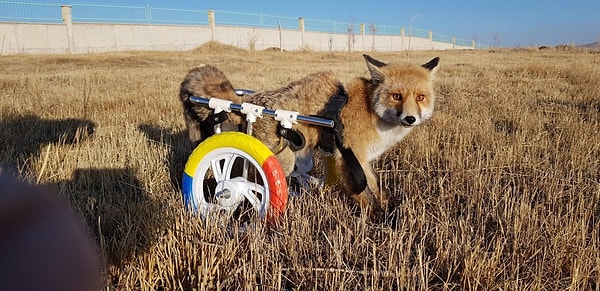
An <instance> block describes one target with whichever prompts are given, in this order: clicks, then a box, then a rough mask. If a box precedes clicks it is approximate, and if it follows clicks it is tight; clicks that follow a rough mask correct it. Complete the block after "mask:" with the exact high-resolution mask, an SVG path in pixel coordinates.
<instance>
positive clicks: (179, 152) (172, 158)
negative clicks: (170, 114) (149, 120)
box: [138, 124, 192, 189]
mask: <svg viewBox="0 0 600 291" xmlns="http://www.w3.org/2000/svg"><path fill="white" fill-rule="evenodd" d="M138 129H139V130H140V131H141V132H143V133H144V134H145V135H146V136H147V137H148V138H149V139H150V140H152V141H154V142H156V143H159V144H164V145H166V146H168V147H169V149H170V151H169V156H168V157H167V160H168V161H169V165H168V167H169V174H170V177H171V183H172V184H173V185H177V188H179V189H181V179H182V177H183V169H184V167H185V163H186V162H187V159H188V157H189V155H190V154H191V153H192V147H191V145H190V140H189V138H188V135H187V132H186V131H181V132H176V133H173V131H172V130H171V129H170V128H163V127H160V126H158V125H154V124H141V125H140V126H138Z"/></svg>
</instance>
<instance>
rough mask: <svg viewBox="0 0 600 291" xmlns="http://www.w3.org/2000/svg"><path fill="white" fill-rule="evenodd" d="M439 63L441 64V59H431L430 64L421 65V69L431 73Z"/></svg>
mask: <svg viewBox="0 0 600 291" xmlns="http://www.w3.org/2000/svg"><path fill="white" fill-rule="evenodd" d="M439 62H440V57H435V58H433V59H431V61H429V62H428V63H426V64H423V65H421V67H423V68H425V69H427V70H429V71H433V69H435V68H436V67H437V65H438V63H439Z"/></svg>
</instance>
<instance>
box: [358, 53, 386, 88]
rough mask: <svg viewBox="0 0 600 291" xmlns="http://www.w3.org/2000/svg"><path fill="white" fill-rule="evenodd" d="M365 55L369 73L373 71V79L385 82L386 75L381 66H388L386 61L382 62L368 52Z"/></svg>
mask: <svg viewBox="0 0 600 291" xmlns="http://www.w3.org/2000/svg"><path fill="white" fill-rule="evenodd" d="M363 57H364V58H365V61H367V68H369V73H371V79H372V80H373V81H375V82H377V83H381V82H383V80H384V79H385V75H384V74H383V72H382V71H381V70H380V69H379V68H381V67H384V66H386V63H383V62H380V61H378V60H376V59H374V58H372V57H371V56H369V55H366V54H365V55H363Z"/></svg>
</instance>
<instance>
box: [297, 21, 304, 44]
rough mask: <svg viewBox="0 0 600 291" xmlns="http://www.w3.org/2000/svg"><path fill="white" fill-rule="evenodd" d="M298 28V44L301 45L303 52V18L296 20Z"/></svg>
mask: <svg viewBox="0 0 600 291" xmlns="http://www.w3.org/2000/svg"><path fill="white" fill-rule="evenodd" d="M298 28H299V29H300V43H301V45H302V48H301V49H302V50H304V48H305V46H304V18H302V17H300V18H298Z"/></svg>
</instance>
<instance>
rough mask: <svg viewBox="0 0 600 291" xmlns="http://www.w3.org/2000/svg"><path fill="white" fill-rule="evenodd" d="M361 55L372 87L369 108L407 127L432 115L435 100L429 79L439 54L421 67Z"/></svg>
mask: <svg viewBox="0 0 600 291" xmlns="http://www.w3.org/2000/svg"><path fill="white" fill-rule="evenodd" d="M363 56H364V58H365V61H366V62H367V67H368V69H369V73H370V74H371V82H372V84H373V85H374V87H375V88H374V91H373V95H372V96H371V108H372V109H373V111H375V113H376V114H377V115H378V116H379V117H380V118H381V119H382V120H383V121H385V122H387V123H389V124H391V125H402V126H405V127H410V126H414V125H418V124H421V123H422V122H423V121H425V120H427V119H429V118H431V115H432V114H433V105H434V102H435V93H434V91H433V86H432V80H433V78H434V75H435V71H436V70H437V65H438V62H439V61H440V58H439V57H436V58H433V59H432V60H431V61H429V62H428V63H426V64H423V65H421V66H406V65H394V64H389V65H388V64H386V63H383V62H381V61H378V60H376V59H374V58H372V57H370V56H368V55H363Z"/></svg>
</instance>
